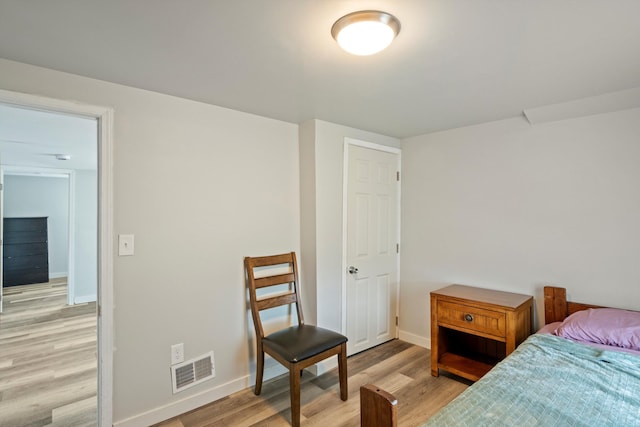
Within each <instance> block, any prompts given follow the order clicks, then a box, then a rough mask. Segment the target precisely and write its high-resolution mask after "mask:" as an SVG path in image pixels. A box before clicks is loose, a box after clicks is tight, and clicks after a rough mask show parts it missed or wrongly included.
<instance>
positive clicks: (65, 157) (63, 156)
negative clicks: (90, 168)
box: [56, 154, 71, 160]
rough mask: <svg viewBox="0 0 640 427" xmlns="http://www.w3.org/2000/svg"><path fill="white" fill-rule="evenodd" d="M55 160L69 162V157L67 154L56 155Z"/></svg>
mask: <svg viewBox="0 0 640 427" xmlns="http://www.w3.org/2000/svg"><path fill="white" fill-rule="evenodd" d="M56 159H58V160H71V156H70V155H69V154H56Z"/></svg>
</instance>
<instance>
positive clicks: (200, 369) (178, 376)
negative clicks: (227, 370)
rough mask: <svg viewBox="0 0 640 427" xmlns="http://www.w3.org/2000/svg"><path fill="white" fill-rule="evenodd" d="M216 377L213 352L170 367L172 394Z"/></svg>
mask: <svg viewBox="0 0 640 427" xmlns="http://www.w3.org/2000/svg"><path fill="white" fill-rule="evenodd" d="M215 376H216V368H215V366H214V364H213V351H212V352H209V353H207V354H205V355H202V356H199V357H196V358H195V359H191V360H187V361H186V362H182V363H178V364H176V365H173V366H171V382H172V385H173V394H176V393H177V392H179V391H182V390H185V389H187V388H189V387H192V386H194V385H196V384H200V383H201V382H203V381H206V380H208V379H211V378H213V377H215Z"/></svg>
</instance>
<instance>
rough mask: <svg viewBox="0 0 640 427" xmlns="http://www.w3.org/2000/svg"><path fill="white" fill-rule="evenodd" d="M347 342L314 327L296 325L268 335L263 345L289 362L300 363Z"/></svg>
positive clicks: (332, 333) (339, 336)
mask: <svg viewBox="0 0 640 427" xmlns="http://www.w3.org/2000/svg"><path fill="white" fill-rule="evenodd" d="M344 342H347V337H345V336H344V335H341V334H339V333H337V332H334V331H330V330H328V329H323V328H319V327H317V326H313V325H296V326H291V327H289V328H286V329H282V330H280V331H278V332H274V333H272V334H270V335H267V336H266V337H264V339H263V340H262V345H264V346H265V347H268V348H270V349H271V350H273V351H274V352H276V353H278V354H279V355H280V356H282V357H283V358H285V359H286V360H288V361H289V362H293V363H295V362H300V361H301V360H305V359H308V358H310V357H313V356H315V355H317V354H320V353H322V352H323V351H325V350H328V349H330V348H333V347H335V346H337V345H340V344H342V343H344Z"/></svg>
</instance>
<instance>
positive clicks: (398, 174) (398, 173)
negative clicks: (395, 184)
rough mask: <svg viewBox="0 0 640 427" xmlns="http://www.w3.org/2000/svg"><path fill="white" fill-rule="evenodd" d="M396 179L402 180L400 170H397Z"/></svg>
mask: <svg viewBox="0 0 640 427" xmlns="http://www.w3.org/2000/svg"><path fill="white" fill-rule="evenodd" d="M396 181H400V171H397V172H396Z"/></svg>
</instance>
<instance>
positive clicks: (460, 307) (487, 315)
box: [438, 301, 506, 338]
mask: <svg viewBox="0 0 640 427" xmlns="http://www.w3.org/2000/svg"><path fill="white" fill-rule="evenodd" d="M438 324H439V325H442V326H452V327H454V328H455V329H460V328H462V329H464V330H468V331H475V332H480V333H483V334H488V335H493V336H495V337H499V338H504V337H505V336H506V319H505V314H504V313H501V312H498V311H492V310H484V309H482V308H478V307H473V306H469V305H464V304H460V303H451V302H447V301H438Z"/></svg>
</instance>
